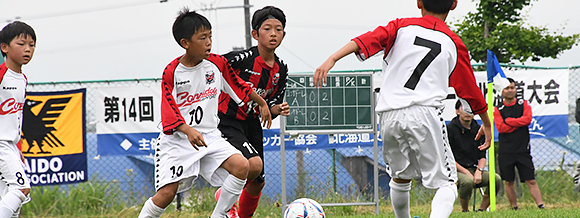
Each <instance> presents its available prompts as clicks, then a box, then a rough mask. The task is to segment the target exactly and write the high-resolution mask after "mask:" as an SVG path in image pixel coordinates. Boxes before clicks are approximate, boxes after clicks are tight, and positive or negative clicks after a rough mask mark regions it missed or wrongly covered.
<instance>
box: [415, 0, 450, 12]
mask: <svg viewBox="0 0 580 218" xmlns="http://www.w3.org/2000/svg"><path fill="white" fill-rule="evenodd" d="M421 1H422V2H423V7H424V8H425V10H427V11H430V12H433V13H436V14H445V13H447V12H449V10H451V6H452V5H453V3H454V2H455V0H421Z"/></svg>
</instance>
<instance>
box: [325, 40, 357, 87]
mask: <svg viewBox="0 0 580 218" xmlns="http://www.w3.org/2000/svg"><path fill="white" fill-rule="evenodd" d="M359 50H360V47H359V46H358V44H356V42H354V41H350V42H348V43H347V44H346V45H345V46H344V47H342V48H341V49H339V50H338V51H336V52H335V53H334V54H332V55H331V56H330V57H328V59H326V61H324V63H322V65H320V67H318V68H316V72H315V73H314V87H321V86H322V85H323V84H326V75H327V74H328V71H330V69H332V67H334V64H335V63H336V62H337V61H338V60H340V59H341V58H343V57H344V56H347V55H348V54H350V53H354V52H357V51H359Z"/></svg>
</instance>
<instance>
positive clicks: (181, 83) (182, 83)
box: [175, 80, 189, 86]
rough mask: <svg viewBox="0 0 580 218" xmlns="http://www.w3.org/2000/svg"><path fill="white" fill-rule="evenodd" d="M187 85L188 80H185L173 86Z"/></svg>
mask: <svg viewBox="0 0 580 218" xmlns="http://www.w3.org/2000/svg"><path fill="white" fill-rule="evenodd" d="M188 83H189V80H185V81H179V82H176V83H175V85H178V86H180V85H185V84H188Z"/></svg>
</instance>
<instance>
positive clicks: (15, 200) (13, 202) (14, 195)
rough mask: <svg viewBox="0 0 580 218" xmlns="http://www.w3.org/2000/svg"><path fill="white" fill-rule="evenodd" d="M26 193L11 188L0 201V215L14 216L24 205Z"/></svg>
mask: <svg viewBox="0 0 580 218" xmlns="http://www.w3.org/2000/svg"><path fill="white" fill-rule="evenodd" d="M24 199H26V195H24V193H22V191H20V190H18V189H14V190H10V191H9V192H8V193H6V195H4V197H2V201H0V217H12V215H13V214H14V212H16V211H17V210H18V208H19V207H20V206H22V202H23V201H24Z"/></svg>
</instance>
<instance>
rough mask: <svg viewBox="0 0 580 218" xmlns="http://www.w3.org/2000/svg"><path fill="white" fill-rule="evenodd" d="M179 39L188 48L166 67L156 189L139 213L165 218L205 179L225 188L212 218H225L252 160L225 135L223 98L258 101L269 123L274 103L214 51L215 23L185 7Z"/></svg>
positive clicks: (177, 27) (142, 217)
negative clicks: (178, 197) (172, 206)
mask: <svg viewBox="0 0 580 218" xmlns="http://www.w3.org/2000/svg"><path fill="white" fill-rule="evenodd" d="M173 36H174V38H175V41H177V43H178V44H179V45H180V46H181V47H183V48H184V49H185V54H184V55H183V56H180V57H177V58H176V59H175V60H173V61H172V62H171V63H169V64H168V65H167V67H165V70H164V71H163V79H162V87H161V88H162V89H161V93H162V99H161V123H162V124H163V132H162V133H161V134H160V135H159V139H158V140H157V142H158V143H157V146H156V149H155V189H156V190H157V193H155V195H154V196H153V197H151V198H149V199H148V200H147V201H146V202H145V205H144V206H143V208H142V209H141V213H140V214H139V217H140V218H145V217H159V216H161V214H163V212H164V211H165V208H166V207H167V205H169V204H170V203H171V201H173V198H174V197H175V194H176V193H180V192H183V191H186V190H188V189H190V188H191V186H192V184H193V182H194V181H195V179H197V177H198V176H199V175H201V176H203V177H204V179H205V180H206V181H207V182H209V183H210V184H211V185H213V186H221V187H223V190H224V191H223V192H222V193H221V195H220V200H219V201H218V202H217V204H216V206H215V207H214V210H213V212H212V214H211V218H224V217H226V216H227V213H228V211H229V210H230V208H231V207H232V205H234V203H235V202H236V200H237V199H238V197H239V195H240V194H241V192H242V189H243V188H244V185H245V184H246V178H247V175H248V168H249V164H248V160H247V159H246V158H245V157H244V156H242V154H241V152H240V151H238V150H236V149H235V148H233V147H232V146H231V144H230V143H229V142H227V141H226V140H225V139H224V138H222V137H221V132H220V131H219V130H218V128H217V126H218V122H219V120H218V115H217V114H218V105H219V103H218V98H219V95H220V94H221V93H223V92H226V93H228V94H230V95H231V96H233V101H235V102H236V103H238V104H240V105H241V104H244V103H247V102H248V101H249V99H251V100H253V101H255V102H258V104H259V105H260V113H262V114H263V116H262V119H263V121H264V125H268V126H269V125H270V124H271V117H270V112H269V108H268V105H267V103H266V101H264V99H262V98H261V97H260V96H259V95H258V94H256V92H254V91H253V90H252V88H251V87H250V86H249V85H248V84H247V83H245V82H244V81H243V80H241V79H240V78H239V77H238V76H237V75H236V74H235V73H234V70H233V69H232V68H231V66H230V65H229V64H228V61H227V60H226V59H225V58H224V57H222V56H219V55H216V54H212V53H210V51H211V45H212V39H211V36H212V32H211V24H210V23H209V21H208V20H207V19H206V18H205V17H204V16H202V15H200V14H198V13H196V12H194V11H189V10H188V9H184V10H183V11H182V12H181V13H180V15H179V16H178V17H177V19H176V20H175V22H174V24H173Z"/></svg>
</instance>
